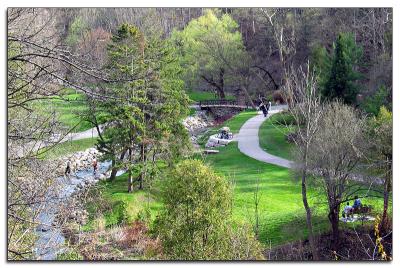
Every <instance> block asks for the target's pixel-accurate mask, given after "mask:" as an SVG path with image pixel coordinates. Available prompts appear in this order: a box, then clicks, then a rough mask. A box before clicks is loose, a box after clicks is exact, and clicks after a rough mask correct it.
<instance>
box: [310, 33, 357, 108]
mask: <svg viewBox="0 0 400 268" xmlns="http://www.w3.org/2000/svg"><path fill="white" fill-rule="evenodd" d="M361 56H362V49H361V47H359V46H357V44H356V43H355V41H354V36H353V34H350V33H341V34H339V36H338V38H337V39H336V41H335V43H334V51H333V54H332V55H329V54H328V53H326V50H325V49H324V48H321V47H317V48H316V49H314V52H313V57H312V58H313V65H314V66H315V67H316V68H317V70H318V71H319V84H320V88H321V93H322V95H323V96H324V97H326V98H328V99H335V98H337V99H342V100H343V101H344V102H345V103H347V104H354V103H355V101H356V96H357V94H358V92H359V86H358V85H357V80H359V79H360V78H361V74H360V73H359V72H358V71H357V68H358V67H359V64H360V63H359V62H360V59H361Z"/></svg>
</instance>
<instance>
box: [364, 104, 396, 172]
mask: <svg viewBox="0 0 400 268" xmlns="http://www.w3.org/2000/svg"><path fill="white" fill-rule="evenodd" d="M369 123H370V124H369V126H370V136H371V138H372V139H373V140H374V143H373V152H374V154H375V155H374V157H375V158H377V160H383V164H381V165H380V166H379V168H380V169H383V170H384V169H386V168H387V164H388V162H391V161H392V157H393V156H392V154H393V114H392V113H391V112H390V111H388V109H387V108H386V107H385V106H382V107H381V108H380V109H379V113H378V115H377V116H374V117H373V118H372V119H371V120H370V122H369Z"/></svg>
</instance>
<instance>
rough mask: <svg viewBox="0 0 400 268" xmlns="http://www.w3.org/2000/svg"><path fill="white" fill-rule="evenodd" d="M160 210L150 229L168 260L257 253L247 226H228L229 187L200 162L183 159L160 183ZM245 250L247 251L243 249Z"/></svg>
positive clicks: (247, 255)
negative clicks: (238, 227) (153, 229)
mask: <svg viewBox="0 0 400 268" xmlns="http://www.w3.org/2000/svg"><path fill="white" fill-rule="evenodd" d="M161 198H162V199H163V201H164V208H163V211H162V212H161V213H160V215H159V217H158V218H157V219H156V222H155V228H156V233H157V234H158V235H159V237H160V239H161V242H162V245H163V248H164V250H165V253H166V255H167V257H168V258H170V259H174V260H229V259H253V258H257V257H256V256H259V254H256V253H255V252H260V251H259V250H258V248H257V247H254V245H255V244H257V241H256V240H255V239H254V236H253V235H251V231H250V229H246V230H245V231H243V230H241V229H240V232H236V231H234V230H233V229H232V227H231V223H232V222H231V220H230V219H231V204H232V190H231V187H230V185H229V184H228V182H227V180H226V179H225V178H223V177H221V176H218V175H216V174H215V173H214V172H213V170H212V169H211V168H210V167H208V166H206V165H204V164H203V163H202V162H201V161H200V160H184V161H182V162H181V163H179V164H178V165H177V166H176V167H175V168H174V169H173V170H172V171H171V172H170V173H169V174H168V175H167V178H166V180H165V181H164V183H163V185H162V191H161ZM249 248H251V250H250V251H249Z"/></svg>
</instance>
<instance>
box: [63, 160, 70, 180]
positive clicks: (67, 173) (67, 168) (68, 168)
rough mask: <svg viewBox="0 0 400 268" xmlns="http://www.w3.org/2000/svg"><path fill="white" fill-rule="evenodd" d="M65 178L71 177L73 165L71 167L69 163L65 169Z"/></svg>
mask: <svg viewBox="0 0 400 268" xmlns="http://www.w3.org/2000/svg"><path fill="white" fill-rule="evenodd" d="M64 174H65V176H68V177H69V175H71V165H70V163H69V161H68V162H67V167H66V168H65V173H64Z"/></svg>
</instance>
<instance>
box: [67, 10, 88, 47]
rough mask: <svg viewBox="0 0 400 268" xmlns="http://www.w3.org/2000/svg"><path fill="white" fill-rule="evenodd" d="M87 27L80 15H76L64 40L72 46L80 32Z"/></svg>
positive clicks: (77, 39) (78, 37) (80, 34)
mask: <svg viewBox="0 0 400 268" xmlns="http://www.w3.org/2000/svg"><path fill="white" fill-rule="evenodd" d="M87 29H88V25H87V24H86V22H85V21H84V20H83V18H82V17H80V16H78V17H76V18H75V19H74V21H73V22H72V24H71V26H70V28H69V31H68V36H67V39H66V42H67V44H68V45H70V46H73V45H76V44H77V43H78V41H79V39H80V38H81V36H82V34H83V33H84V32H85V31H86V30H87Z"/></svg>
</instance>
